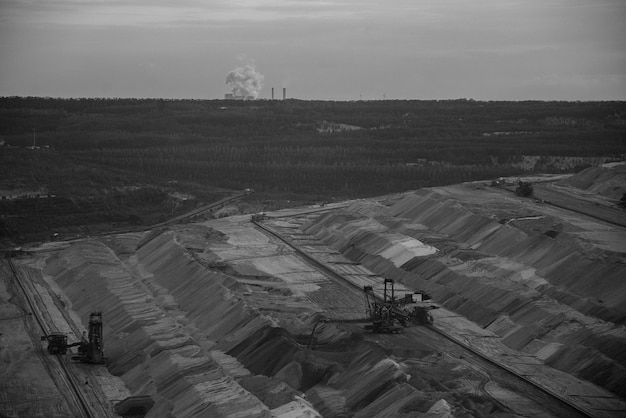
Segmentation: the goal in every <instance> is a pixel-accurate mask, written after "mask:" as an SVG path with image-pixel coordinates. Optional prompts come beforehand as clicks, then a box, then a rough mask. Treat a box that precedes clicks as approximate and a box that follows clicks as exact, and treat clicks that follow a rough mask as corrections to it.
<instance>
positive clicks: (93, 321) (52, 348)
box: [41, 312, 106, 364]
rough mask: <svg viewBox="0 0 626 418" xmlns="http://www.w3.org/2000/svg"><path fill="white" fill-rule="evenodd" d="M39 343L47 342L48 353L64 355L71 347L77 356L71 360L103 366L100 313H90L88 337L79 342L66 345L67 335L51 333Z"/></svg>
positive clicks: (104, 361)
mask: <svg viewBox="0 0 626 418" xmlns="http://www.w3.org/2000/svg"><path fill="white" fill-rule="evenodd" d="M41 341H47V342H48V353H50V354H66V353H67V350H68V349H69V348H71V347H78V355H76V356H72V360H78V361H80V362H81V363H88V364H105V363H106V357H105V355H104V341H103V336H102V312H92V313H91V314H90V315H89V333H88V336H87V337H85V336H84V335H83V338H82V340H81V341H79V342H75V343H71V344H68V343H67V335H65V334H63V333H61V332H53V333H51V334H49V335H44V336H42V337H41Z"/></svg>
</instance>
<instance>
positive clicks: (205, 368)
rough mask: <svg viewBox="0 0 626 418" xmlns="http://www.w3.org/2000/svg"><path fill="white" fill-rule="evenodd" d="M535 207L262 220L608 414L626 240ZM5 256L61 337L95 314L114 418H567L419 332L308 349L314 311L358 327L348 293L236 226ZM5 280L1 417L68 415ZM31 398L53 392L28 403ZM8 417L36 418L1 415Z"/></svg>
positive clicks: (241, 221)
mask: <svg viewBox="0 0 626 418" xmlns="http://www.w3.org/2000/svg"><path fill="white" fill-rule="evenodd" d="M542 208H543V207H542V206H541V205H538V204H537V203H535V202H534V201H532V200H523V199H520V198H517V197H513V196H509V197H503V193H502V192H499V191H496V190H491V189H490V188H488V187H482V186H481V187H477V186H476V185H465V186H455V187H449V188H438V189H426V190H421V191H417V192H414V193H413V192H412V193H405V194H401V195H396V196H393V197H391V198H389V199H387V200H385V199H371V200H360V201H353V202H347V203H346V204H342V205H338V206H337V207H336V208H332V209H331V210H326V209H327V208H326V209H325V210H324V211H321V212H318V211H317V209H316V208H303V209H302V210H301V211H298V210H294V209H290V210H289V211H282V212H276V213H268V214H267V215H268V217H269V219H267V220H265V221H263V224H264V225H268V226H269V227H271V228H273V229H274V230H276V231H278V232H279V233H280V234H281V235H283V236H286V237H288V239H289V240H290V241H291V242H294V243H295V244H296V245H297V246H298V248H300V249H301V250H303V251H305V252H307V253H308V254H312V255H313V256H315V257H316V258H318V259H319V260H321V261H322V262H323V263H326V264H327V265H329V266H330V267H331V268H333V269H336V270H337V271H339V272H340V273H341V274H342V275H344V276H347V277H349V278H350V280H352V281H354V282H355V283H357V284H358V285H362V284H363V283H373V284H376V283H377V282H378V281H379V280H380V281H382V277H388V278H392V279H394V280H395V281H396V283H397V284H398V286H400V285H403V286H404V287H405V288H406V289H409V290H411V291H412V290H420V289H421V290H425V291H427V292H428V293H430V294H431V295H433V297H434V299H435V301H436V302H437V303H438V304H439V305H440V306H441V309H438V310H435V311H433V313H434V315H435V324H436V326H437V327H439V328H441V329H442V330H445V331H446V332H447V333H449V334H451V335H455V336H456V337H457V338H458V339H459V341H460V342H462V343H465V344H467V345H471V346H472V347H474V348H476V349H479V350H481V351H484V352H485V353H487V354H488V355H489V356H491V357H493V358H494V359H496V360H497V361H499V362H501V363H505V364H507V365H508V366H510V367H512V368H516V370H518V371H519V372H520V373H523V374H525V375H527V376H529V379H532V380H535V381H537V382H538V383H539V384H542V385H544V386H546V387H550V388H552V389H553V390H555V391H557V392H559V393H560V394H562V395H563V396H566V397H569V398H571V399H573V400H575V401H576V402H578V403H579V404H581V405H582V406H583V407H584V409H585V410H588V411H590V413H589V414H588V415H591V416H622V415H623V413H624V411H625V410H626V408H625V406H624V402H623V399H622V398H621V397H623V396H624V394H623V393H621V389H622V388H623V387H625V386H624V378H625V374H624V372H623V370H624V364H623V362H624V359H623V356H622V354H621V353H622V352H623V350H622V349H623V346H624V344H623V343H624V330H623V323H624V312H623V311H622V308H623V306H625V305H624V301H623V295H624V294H625V293H624V291H623V290H624V289H623V286H624V284H623V283H622V281H621V280H619V279H618V278H619V277H623V275H624V273H625V271H624V267H623V265H624V263H623V259H624V253H623V252H622V251H621V250H620V249H619V248H616V249H614V248H613V247H612V246H611V245H612V244H611V243H612V242H615V240H616V239H619V237H621V236H624V235H621V234H624V231H623V229H621V228H619V227H617V226H615V225H600V224H599V223H598V222H599V221H597V220H589V219H586V218H580V217H578V215H575V214H571V213H567V214H565V215H563V216H562V217H559V212H558V210H557V209H554V208H550V212H546V211H542ZM559 225H560V226H559ZM602 228H605V230H606V231H607V232H608V235H603V234H602V231H603V229H602ZM552 230H554V231H557V234H556V235H555V234H554V233H550V234H546V232H547V231H552ZM14 262H15V264H16V266H17V267H18V269H19V270H21V271H26V272H28V275H27V276H28V278H29V281H30V282H31V283H32V284H33V288H35V289H37V292H38V294H39V295H40V296H39V298H40V300H41V303H40V306H41V307H43V308H45V310H47V312H48V314H49V317H50V321H51V322H52V323H54V324H55V325H56V326H57V327H58V328H59V329H60V330H62V331H66V332H68V333H70V334H71V335H72V338H71V339H73V338H74V337H78V336H79V335H76V333H77V332H78V333H80V332H81V331H82V330H83V329H84V328H85V326H86V322H87V320H88V317H89V313H90V312H91V311H92V310H94V309H97V310H101V311H102V312H103V318H104V329H103V331H104V342H105V352H106V354H107V356H108V359H109V362H108V366H107V368H106V369H105V368H103V367H96V368H93V367H90V366H84V367H81V370H82V372H83V373H85V374H86V376H87V378H88V379H87V380H88V381H89V385H90V386H93V387H96V388H97V389H94V392H98V393H99V394H100V395H99V399H101V400H102V402H103V403H104V405H105V406H106V407H108V410H110V411H112V410H113V409H114V405H116V404H118V403H119V402H120V401H121V400H123V399H125V398H126V397H128V396H129V395H135V396H138V395H147V396H149V397H150V398H151V399H152V401H153V402H154V405H153V406H152V408H151V409H150V411H149V412H148V414H147V416H152V417H167V416H177V417H178V416H209V417H235V416H238V417H240V416H247V417H248V416H249V417H256V416H258V417H270V416H276V417H296V416H321V415H323V416H325V417H326V416H329V417H332V416H363V417H375V416H379V417H387V416H419V414H426V413H427V412H430V413H431V415H428V416H464V415H473V416H476V415H482V416H502V415H503V414H504V415H506V414H509V415H514V416H529V415H540V416H564V414H565V412H563V410H562V409H559V408H561V407H560V406H558V405H553V404H550V405H546V404H545V402H546V401H545V400H543V399H539V398H537V396H536V395H534V394H532V393H531V392H530V391H529V390H528V389H525V388H523V387H521V386H520V385H519V384H516V383H513V382H512V381H510V380H507V378H506V377H503V376H499V375H498V374H497V373H496V372H495V371H494V370H492V369H489V368H487V367H486V366H484V365H481V363H480V362H479V361H478V360H475V359H473V358H471V357H470V356H468V355H467V354H464V353H463V351H459V350H460V349H459V347H458V346H455V345H453V344H451V343H450V342H449V341H448V342H446V341H445V340H442V339H441V338H439V337H437V336H434V335H432V334H429V333H427V330H425V329H421V328H419V327H418V328H411V329H407V331H406V333H404V334H400V335H379V334H371V333H368V332H364V331H363V329H362V326H361V325H360V324H357V323H346V324H333V323H326V324H320V325H319V326H318V327H317V329H316V332H315V335H314V339H313V344H312V345H311V346H310V347H309V342H310V341H311V332H312V330H313V328H314V326H315V324H316V323H318V321H319V319H320V318H321V317H322V316H323V317H327V318H329V317H330V318H339V319H341V318H344V319H346V320H355V319H358V318H361V317H362V316H363V315H364V311H365V306H364V299H363V297H362V294H360V292H359V291H358V290H356V289H355V290H354V291H352V290H350V289H349V288H347V287H346V286H345V284H340V283H337V282H336V281H334V280H333V278H332V277H329V276H328V275H325V274H323V273H322V272H320V271H318V270H317V269H316V268H314V267H313V266H312V265H311V264H309V263H307V262H306V261H305V260H303V259H302V258H301V257H299V256H298V255H297V254H296V253H295V252H294V250H293V249H292V248H290V247H289V246H287V245H286V244H285V243H284V242H282V241H280V240H277V239H275V238H273V237H272V236H270V235H267V234H265V233H264V232H263V231H262V230H259V229H258V228H256V227H255V226H254V225H253V224H252V223H251V222H250V217H249V216H247V215H246V216H231V217H227V218H222V219H214V220H208V221H205V222H198V223H194V224H187V225H184V226H178V227H172V228H171V229H169V230H164V231H162V232H161V233H160V234H158V235H155V234H152V235H150V234H143V233H133V234H124V235H119V236H111V237H103V238H101V239H92V240H84V241H82V242H76V243H72V244H71V245H69V246H67V247H65V248H59V250H57V251H45V252H40V253H36V252H33V253H32V254H30V255H27V256H23V257H20V258H17V259H14ZM2 280H3V283H4V286H5V289H6V290H5V291H4V292H2V293H1V295H2V299H1V301H0V302H1V306H2V310H3V312H7V314H6V318H7V319H6V321H5V320H3V321H0V326H3V327H4V328H2V331H0V332H2V336H1V337H2V345H1V346H0V350H1V351H0V353H1V354H2V361H3V362H4V364H3V370H8V372H5V375H4V376H5V379H4V381H3V382H2V383H0V390H1V391H0V393H2V394H3V395H2V396H3V399H4V400H6V401H4V402H3V403H2V404H1V406H0V407H1V408H4V409H2V410H0V411H2V413H3V414H5V415H9V416H11V414H13V415H18V416H19V415H20V414H21V416H64V415H68V413H69V414H70V415H71V412H69V411H71V410H72V406H70V405H69V402H68V401H67V400H65V399H66V398H67V396H66V395H65V394H64V393H63V392H64V390H63V388H60V389H57V385H56V384H55V382H54V381H53V380H52V379H47V378H43V379H41V378H39V375H41V374H43V373H42V370H45V367H44V366H33V368H29V367H23V365H24V362H20V361H19V360H20V359H24V358H25V357H24V356H25V354H24V353H28V355H31V354H30V353H38V354H37V355H36V356H35V357H37V356H41V352H43V350H45V346H44V345H42V344H41V342H39V341H33V339H32V338H25V336H24V335H26V334H23V333H20V332H15V331H13V329H14V328H15V329H18V328H19V327H18V326H17V325H19V324H24V325H20V326H22V327H26V326H27V324H28V321H29V318H28V317H27V316H24V315H23V314H19V315H18V314H17V313H16V312H19V308H18V307H16V303H17V302H16V301H18V298H17V295H16V293H15V292H16V290H15V289H14V288H13V285H12V284H11V278H10V276H8V273H6V269H3V270H2ZM379 287H380V285H379ZM20 315H22V316H20ZM3 318H4V316H3ZM7 321H8V322H7ZM6 324H11V330H9V328H8V325H6ZM16 363H17V364H16ZM5 366H6V367H5ZM35 391H38V392H39V393H41V394H46V393H47V394H50V395H45V396H44V397H42V399H38V398H37V396H29V395H27V394H29V393H30V394H32V393H35ZM16 393H23V394H24V395H23V396H22V397H21V398H20V396H19V395H18V396H17V397H16ZM46 399H49V401H48V404H47V405H46ZM37 402H39V403H41V406H40V404H39V403H37ZM21 405H30V406H31V408H30V410H29V411H28V413H29V414H30V415H26V414H25V413H24V412H15V411H23V409H24V408H25V407H23V406H21ZM33 405H36V407H33ZM37 408H39V409H37ZM55 411H60V412H55Z"/></svg>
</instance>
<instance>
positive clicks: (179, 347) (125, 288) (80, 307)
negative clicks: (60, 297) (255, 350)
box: [46, 238, 271, 417]
mask: <svg viewBox="0 0 626 418" xmlns="http://www.w3.org/2000/svg"><path fill="white" fill-rule="evenodd" d="M161 239H164V238H161ZM151 244H152V245H154V243H153V242H151V243H149V244H147V245H146V246H145V247H148V246H149V245H151ZM165 247H169V250H170V251H171V252H175V248H174V247H173V246H171V245H170V246H167V245H165ZM166 252H167V251H166ZM184 260H185V259H184V258H183V260H182V262H181V260H178V263H176V262H173V260H172V258H169V261H170V264H169V265H167V271H166V272H164V274H162V275H160V276H159V278H158V279H160V281H161V283H162V284H163V285H167V284H170V285H171V286H172V289H171V290H170V291H171V292H172V293H176V294H180V295H182V297H181V299H180V300H181V301H184V302H183V304H184V305H185V306H187V307H189V308H190V309H191V310H195V312H196V313H197V317H196V318H197V319H200V318H201V317H202V315H201V312H199V311H202V313H203V314H204V315H205V316H206V317H208V318H209V319H205V322H206V323H208V322H213V323H215V322H219V321H210V318H211V317H212V318H219V317H220V315H221V313H222V310H223V311H224V312H226V315H227V316H228V318H229V319H232V320H233V321H234V322H235V326H236V324H238V323H239V322H240V321H241V320H242V318H244V317H245V311H244V309H243V308H242V307H241V306H240V305H239V304H238V303H237V302H236V301H232V300H229V298H228V297H225V296H224V293H227V288H225V287H224V286H223V285H222V284H221V282H223V280H222V281H220V280H218V279H215V280H210V278H207V277H206V273H204V274H201V272H200V271H199V270H197V269H194V268H193V266H192V265H191V264H190V263H186V262H185V261H184ZM153 261H154V262H155V263H157V261H162V259H160V260H156V259H155V260H153ZM157 264H158V263H157ZM159 267H163V268H165V267H166V265H164V264H160V265H159ZM46 273H47V274H50V275H51V276H53V277H54V279H55V280H56V282H57V283H58V284H59V285H60V286H61V288H62V289H63V291H64V293H65V294H66V295H67V296H68V297H69V299H70V300H71V302H72V308H73V309H74V310H75V311H76V312H77V313H78V314H79V316H80V317H81V318H88V314H89V312H90V311H92V310H94V309H101V310H102V313H103V318H104V328H103V331H104V341H105V344H106V346H105V350H106V354H107V356H108V359H109V368H110V370H111V371H112V372H113V373H114V374H117V375H119V376H121V377H122V379H123V380H124V381H125V383H126V385H127V386H128V387H129V389H130V390H131V391H132V392H133V393H134V394H147V395H151V396H152V397H153V399H154V400H155V405H154V407H153V408H152V410H151V411H150V416H155V417H156V416H158V417H166V416H214V417H239V416H250V417H269V416H270V415H271V414H270V411H269V409H268V408H267V406H265V405H264V404H263V403H262V402H260V401H259V400H258V399H257V398H256V397H255V396H253V395H252V394H250V393H249V392H248V391H247V390H245V389H244V388H243V387H242V386H241V385H239V384H238V383H237V382H236V381H235V380H234V379H233V378H232V377H230V376H229V375H227V374H226V373H225V372H224V371H223V370H222V368H221V367H220V366H219V365H218V364H217V363H216V362H215V360H214V359H213V358H211V357H210V356H209V355H207V352H206V351H205V350H204V349H203V348H202V347H201V346H200V345H199V344H198V343H197V342H196V341H195V340H194V338H193V336H192V335H190V333H189V331H188V329H186V327H185V324H184V323H181V322H179V321H177V318H176V315H172V309H173V308H174V306H173V305H172V304H163V303H160V301H159V300H158V299H154V298H152V297H151V296H150V294H149V293H147V292H146V290H145V288H144V286H145V283H142V282H140V281H138V280H136V279H135V278H134V277H133V276H132V275H130V274H129V272H128V271H126V270H125V269H124V268H123V267H122V264H121V262H120V260H119V259H118V258H117V257H116V255H115V254H114V253H113V252H112V251H111V250H110V249H109V248H108V247H106V246H105V245H104V244H102V243H100V242H97V241H92V242H86V243H81V244H77V245H74V246H72V247H69V248H67V249H66V250H64V251H62V252H61V253H59V254H58V256H57V257H55V258H54V259H53V260H51V262H50V263H49V264H48V266H47V269H46ZM200 275H201V276H202V277H203V278H204V286H201V287H200V288H201V289H206V288H209V289H211V290H207V291H206V293H204V292H189V291H186V290H185V289H186V287H185V286H184V285H183V283H181V282H184V281H185V280H184V279H187V280H202V278H200V277H198V276H200ZM183 278H184V279H183ZM157 281H159V280H157ZM194 293H195V294H197V296H196V298H203V299H202V300H199V301H196V302H195V303H194ZM161 295H163V296H164V300H168V299H167V298H166V297H165V294H164V292H161ZM210 295H211V296H213V298H214V300H215V301H216V303H215V304H211V303H207V299H206V298H207V297H208V296H210ZM219 295H222V297H221V298H220V297H219ZM217 299H220V302H221V303H217ZM211 309H220V311H213V313H212V312H211ZM216 312H219V314H218V313H216ZM232 326H233V324H232V323H231V324H230V327H232ZM207 328H208V329H209V330H210V334H211V336H219V335H224V334H225V333H228V332H229V331H230V330H227V329H226V328H228V326H227V325H223V324H221V325H220V326H217V325H214V326H212V327H211V326H208V327H207ZM234 400H237V402H236V403H235V402H233V401H234Z"/></svg>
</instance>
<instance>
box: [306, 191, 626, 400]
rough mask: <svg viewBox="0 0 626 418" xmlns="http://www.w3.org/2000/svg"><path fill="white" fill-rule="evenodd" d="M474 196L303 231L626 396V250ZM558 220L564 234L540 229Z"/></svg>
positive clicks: (420, 201) (497, 195) (354, 214)
mask: <svg viewBox="0 0 626 418" xmlns="http://www.w3.org/2000/svg"><path fill="white" fill-rule="evenodd" d="M474 189H475V187H474V186H472V187H470V186H468V187H456V188H454V187H452V188H444V189H425V190H420V191H418V192H416V193H412V194H408V195H406V196H405V197H404V198H403V199H401V200H400V201H398V202H396V203H395V204H394V205H393V206H391V207H384V206H382V205H374V206H369V207H367V208H364V207H363V205H362V204H355V205H353V206H352V207H350V208H348V209H347V211H346V212H344V213H329V214H326V215H322V216H320V217H319V218H317V219H316V220H314V221H313V222H311V223H310V224H309V225H308V226H306V227H305V231H306V232H307V233H310V234H314V235H316V236H317V237H318V238H319V239H322V240H323V241H324V242H326V243H327V244H328V245H330V246H331V247H333V248H334V249H337V250H339V251H341V252H342V253H343V254H344V255H345V256H347V257H348V258H350V259H352V260H354V261H356V262H359V263H362V264H363V265H364V266H366V267H368V268H369V269H370V270H372V271H374V272H376V273H378V274H380V275H382V276H384V277H388V278H393V279H395V280H396V281H400V282H402V283H404V284H406V285H408V286H409V287H411V288H413V289H416V290H417V289H422V290H425V291H427V292H428V293H430V294H431V295H432V296H433V298H434V299H435V300H436V301H437V302H439V303H441V304H442V305H443V306H445V307H446V308H448V309H451V310H454V311H456V312H458V313H460V314H462V315H463V316H465V317H467V318H469V319H471V320H472V321H474V322H476V323H478V324H480V325H481V326H482V327H484V328H487V329H489V330H490V331H492V332H494V333H496V334H497V335H500V336H501V338H502V341H503V342H504V343H505V344H506V345H508V346H509V347H512V348H515V349H518V350H522V351H525V352H527V353H531V354H533V355H535V356H537V357H538V358H540V359H542V360H544V361H545V362H546V363H547V364H549V365H552V366H554V367H557V368H559V369H561V370H564V371H567V372H570V373H572V374H575V375H577V376H579V377H582V378H585V379H587V380H590V381H592V382H594V383H596V384H598V385H600V386H604V387H605V388H607V389H609V390H611V391H613V392H615V393H617V394H618V395H620V396H622V397H624V396H626V389H625V388H626V356H625V354H624V350H623V347H624V346H625V345H626V332H625V329H624V324H625V323H626V282H625V281H624V280H623V277H626V264H624V254H620V253H616V252H612V251H607V250H604V249H603V248H602V247H601V246H596V245H595V242H594V241H593V239H587V238H585V237H586V236H591V234H588V235H586V234H587V233H586V230H585V229H584V228H585V225H587V226H588V227H589V230H590V231H597V225H596V224H595V223H594V222H593V221H590V220H588V219H585V220H584V221H576V220H571V219H569V218H567V217H571V214H568V215H567V217H564V218H563V219H557V218H555V215H554V210H553V209H552V208H548V209H546V211H547V212H546V213H542V212H541V211H542V210H543V209H542V208H541V206H539V205H535V204H534V202H532V201H522V200H520V199H519V198H512V197H507V196H505V195H504V194H502V193H501V192H497V191H491V190H486V189H484V190H474ZM470 200H471V202H470ZM475 205H482V206H483V208H482V209H481V211H476V210H471V209H470V208H472V207H473V206H475ZM486 205H494V206H493V207H491V209H492V210H491V214H489V212H490V211H489V208H486V207H484V206H486ZM548 213H549V214H548ZM495 214H497V216H495ZM533 222H536V224H534V226H533ZM522 223H523V224H524V225H523V228H518V225H521V224H522ZM556 224H558V225H559V229H560V230H561V231H562V232H560V233H558V234H553V233H552V234H550V233H546V232H548V231H550V230H551V228H553V227H554V225H556ZM602 228H609V227H608V226H604V225H603V226H602ZM621 233H623V231H622V232H621ZM593 236H594V237H596V236H597V234H596V235H593ZM418 248H419V249H422V252H421V253H420V252H419V251H415V249H418ZM430 248H435V249H436V250H437V251H436V252H432V251H430ZM407 254H410V255H411V256H407Z"/></svg>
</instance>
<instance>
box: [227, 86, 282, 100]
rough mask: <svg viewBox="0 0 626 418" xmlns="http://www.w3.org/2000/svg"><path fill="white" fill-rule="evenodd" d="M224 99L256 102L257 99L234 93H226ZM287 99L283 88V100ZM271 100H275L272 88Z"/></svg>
mask: <svg viewBox="0 0 626 418" xmlns="http://www.w3.org/2000/svg"><path fill="white" fill-rule="evenodd" d="M224 99H227V100H256V99H258V97H257V96H255V95H251V94H250V95H243V94H237V95H236V94H235V93H226V94H224ZM285 99H287V88H286V87H283V100H285ZM272 100H275V97H274V87H272Z"/></svg>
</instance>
